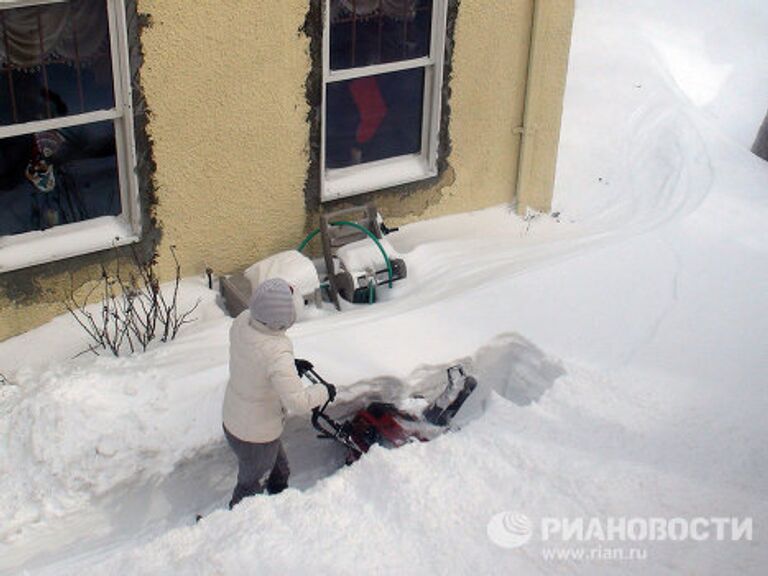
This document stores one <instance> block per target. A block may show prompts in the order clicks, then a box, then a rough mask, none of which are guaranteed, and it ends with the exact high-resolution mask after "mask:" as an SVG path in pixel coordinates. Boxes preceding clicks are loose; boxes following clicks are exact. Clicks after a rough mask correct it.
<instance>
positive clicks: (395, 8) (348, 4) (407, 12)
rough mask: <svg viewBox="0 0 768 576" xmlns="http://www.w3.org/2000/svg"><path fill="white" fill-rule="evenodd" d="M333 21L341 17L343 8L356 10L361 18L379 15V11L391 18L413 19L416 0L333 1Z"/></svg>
mask: <svg viewBox="0 0 768 576" xmlns="http://www.w3.org/2000/svg"><path fill="white" fill-rule="evenodd" d="M332 4H333V7H332V9H331V21H333V20H335V19H336V18H338V17H339V15H340V13H341V8H344V10H346V11H347V12H349V13H352V12H354V13H355V14H356V15H357V16H359V17H361V18H366V17H368V16H377V15H378V14H379V11H381V13H382V14H384V15H385V16H387V17H389V18H397V19H398V20H412V19H413V17H414V15H415V10H414V8H415V7H416V0H338V2H333V3H332Z"/></svg>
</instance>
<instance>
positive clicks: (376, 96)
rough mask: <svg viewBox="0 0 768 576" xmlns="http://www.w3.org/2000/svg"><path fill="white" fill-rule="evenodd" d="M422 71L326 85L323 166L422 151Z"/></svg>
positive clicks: (370, 160)
mask: <svg viewBox="0 0 768 576" xmlns="http://www.w3.org/2000/svg"><path fill="white" fill-rule="evenodd" d="M423 108H424V68H416V69H413V70H404V71H402V72H392V73H390V74H381V75H379V76H368V77H365V78H356V79H354V80H347V81H345V82H334V83H332V84H328V86H327V101H326V123H327V126H326V147H325V157H326V167H328V168H343V167H346V166H352V165H353V164H362V163H364V162H373V161H375V160H383V159H384V158H393V157H395V156H402V155H404V154H417V153H419V152H420V151H421V129H422V116H423Z"/></svg>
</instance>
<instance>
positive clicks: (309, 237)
mask: <svg viewBox="0 0 768 576" xmlns="http://www.w3.org/2000/svg"><path fill="white" fill-rule="evenodd" d="M330 225H331V226H350V227H352V228H356V229H358V230H360V231H361V232H364V233H365V234H366V235H367V236H368V237H369V238H370V239H371V240H373V241H374V243H375V244H376V246H377V247H378V249H379V252H381V255H382V256H384V262H386V264H387V275H388V278H389V283H388V285H389V287H390V288H392V280H393V277H394V272H393V271H392V262H391V261H390V259H389V256H387V252H386V250H384V247H383V246H382V245H381V242H379V239H378V238H376V236H375V235H374V234H373V233H372V232H371V231H370V230H368V228H366V227H365V226H362V225H360V224H358V223H357V222H348V221H347V220H341V221H339V222H330ZM319 233H320V228H317V229H315V230H312V232H310V233H309V234H307V237H306V238H304V240H302V242H301V244H299V247H298V251H299V252H303V251H304V248H306V247H307V244H309V243H310V242H311V241H312V239H313V238H314V237H315V236H317V235H318V234H319ZM329 273H330V271H329Z"/></svg>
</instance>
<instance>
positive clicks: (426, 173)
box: [321, 154, 437, 202]
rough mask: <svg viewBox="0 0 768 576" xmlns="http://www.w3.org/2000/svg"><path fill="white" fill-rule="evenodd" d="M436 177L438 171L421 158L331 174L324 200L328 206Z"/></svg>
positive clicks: (414, 157) (369, 164) (328, 175)
mask: <svg viewBox="0 0 768 576" xmlns="http://www.w3.org/2000/svg"><path fill="white" fill-rule="evenodd" d="M436 175H437V170H435V169H433V168H431V167H430V166H429V164H428V162H427V161H426V160H425V159H424V157H423V156H420V155H418V154H414V155H409V156H399V157H397V158H390V159H387V160H380V161H378V162H370V163H367V164H359V165H357V166H350V167H349V168H339V169H336V170H328V171H326V173H325V182H324V186H323V191H322V194H321V200H322V201H323V202H328V201H330V200H337V199H339V198H346V197H348V196H354V195H356V194H363V193H365V192H372V191H374V190H381V189H382V188H389V187H391V186H399V185H401V184H409V183H411V182H416V181H418V180H424V179H426V178H431V177H433V176H436Z"/></svg>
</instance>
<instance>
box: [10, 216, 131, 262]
mask: <svg viewBox="0 0 768 576" xmlns="http://www.w3.org/2000/svg"><path fill="white" fill-rule="evenodd" d="M138 241H139V237H138V236H137V235H136V234H135V232H134V231H133V230H132V229H131V227H130V226H129V225H128V224H127V223H126V222H125V220H123V219H122V218H120V217H115V216H103V217H101V218H94V219H93V220H87V221H85V222H76V223H74V224H65V225H62V226H57V227H55V228H51V229H49V230H44V231H35V232H27V233H25V234H17V235H14V236H2V237H0V273H3V272H9V271H11V270H18V269H20V268H28V267H30V266H35V265H37V264H45V263H47V262H53V261H56V260H63V259H65V258H72V257H73V256H80V255H83V254H88V253H91V252H98V251H100V250H106V249H108V248H112V247H113V246H122V245H125V244H131V243H133V242H138Z"/></svg>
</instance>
